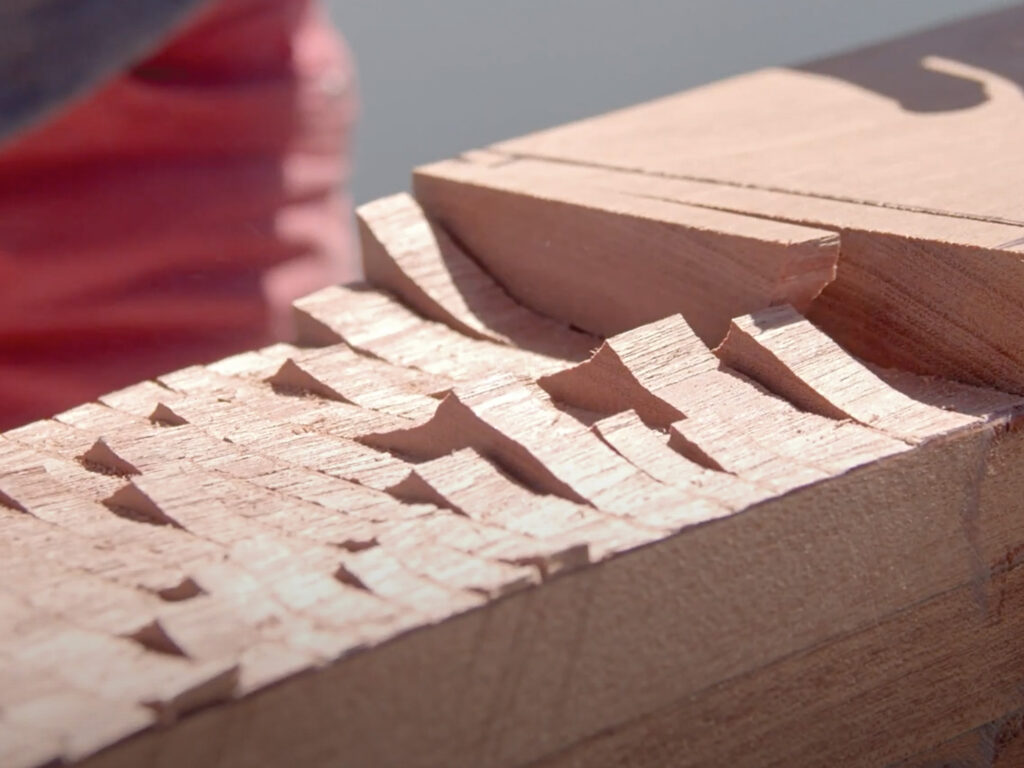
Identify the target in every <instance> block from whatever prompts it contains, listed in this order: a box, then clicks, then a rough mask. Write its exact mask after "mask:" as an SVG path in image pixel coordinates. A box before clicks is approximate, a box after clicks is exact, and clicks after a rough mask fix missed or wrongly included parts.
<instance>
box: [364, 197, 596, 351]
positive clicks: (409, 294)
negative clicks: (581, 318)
mask: <svg viewBox="0 0 1024 768" xmlns="http://www.w3.org/2000/svg"><path fill="white" fill-rule="evenodd" d="M356 215H357V218H358V220H359V234H360V239H361V241H362V244H363V270H364V272H365V273H366V277H367V279H368V280H370V281H371V282H372V283H373V284H374V285H376V286H378V287H380V288H383V289H386V290H389V291H391V292H393V293H395V294H397V295H398V296H400V297H402V299H403V300H404V301H405V302H406V303H407V304H409V306H410V307H412V308H413V309H415V310H416V311H417V312H419V313H420V314H421V315H423V316H424V317H428V318H432V319H435V320H439V321H441V322H443V323H445V324H447V325H450V326H451V327H452V328H454V329H455V330H457V331H460V332H462V333H464V334H466V335H468V336H471V337H475V338H479V339H487V340H489V341H494V342H498V343H502V344H513V345H515V346H519V347H522V348H524V349H529V350H533V351H536V352H541V353H545V354H549V355H553V356H556V357H563V358H566V359H573V360H575V359H580V358H581V357H585V356H586V355H587V353H588V352H589V351H590V350H591V349H592V348H593V347H594V342H595V340H594V339H593V338H592V337H590V336H588V335H586V334H583V333H579V332H577V331H573V330H571V329H569V328H566V327H565V326H563V325H561V324H559V323H556V322H554V321H552V320H549V319H548V318H546V317H543V316H541V315H538V314H536V313H534V312H530V311H529V310H527V309H525V308H524V307H522V306H521V305H520V304H518V303H517V302H516V301H514V300H513V299H512V298H510V297H509V295H508V294H507V293H506V292H505V291H504V290H503V289H502V288H501V286H499V285H498V284H497V283H496V282H495V281H494V279H493V278H492V277H491V276H490V275H489V274H488V273H487V272H485V271H484V270H482V269H481V268H480V266H479V265H478V264H476V262H474V261H473V259H472V258H470V257H469V256H468V255H467V254H466V253H464V252H463V251H462V249H461V248H460V247H459V245H457V244H456V243H455V242H454V241H453V240H452V239H451V237H449V236H448V235H447V234H446V233H445V231H444V230H442V229H440V228H438V227H437V226H435V225H434V224H433V222H431V221H430V220H429V219H427V218H426V217H425V216H424V215H423V211H422V210H421V209H420V206H419V204H418V203H417V202H416V201H415V200H413V199H412V198H411V197H410V196H409V195H405V194H402V195H395V196H394V197H388V198H384V199H382V200H378V201H376V202H374V203H369V204H368V205H364V206H362V207H360V208H359V210H358V211H357V212H356Z"/></svg>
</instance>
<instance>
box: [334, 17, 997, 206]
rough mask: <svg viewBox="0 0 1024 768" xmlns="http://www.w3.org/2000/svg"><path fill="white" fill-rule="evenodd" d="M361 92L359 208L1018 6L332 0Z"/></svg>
mask: <svg viewBox="0 0 1024 768" xmlns="http://www.w3.org/2000/svg"><path fill="white" fill-rule="evenodd" d="M328 3H329V5H330V9H331V13H332V16H333V18H334V19H335V21H336V22H337V23H338V24H339V25H340V26H341V28H342V31H343V32H344V34H345V35H346V37H347V38H348V41H349V44H350V46H351V48H352V50H353V51H354V53H355V57H356V63H357V66H358V68H359V77H360V90H361V93H362V118H361V121H360V125H359V131H358V135H357V137H356V138H357V150H356V171H355V180H354V192H355V197H356V200H357V202H365V201H367V200H371V199H373V198H375V197H380V196H381V195H385V194H389V193H392V192H396V191H399V190H401V189H406V188H407V187H408V182H409V172H410V170H411V169H412V167H413V166H415V165H418V164H420V163H425V162H430V161H433V160H438V159H441V158H444V157H448V156H451V155H454V154H457V153H458V152H460V151H462V150H466V149H472V148H474V147H479V146H482V145H485V144H489V143H491V142H494V141H498V140H501V139H506V138H511V137H513V136H517V135H520V134H523V133H528V132H530V131H533V130H538V129H541V128H546V127H549V126H552V125H557V124H559V123H564V122H568V121H570V120H575V119H578V118H582V117H587V116H590V115H594V114H598V113H601V112H607V111H608V110H611V109H616V108H618V107H624V106H628V105H630V104H634V103H636V102H639V101H644V100H647V99H651V98H654V97H657V96H662V95H665V94H668V93H672V92H675V91H678V90H682V89H684V88H689V87H692V86H695V85H699V84H701V83H706V82H709V81H712V80H717V79H719V78H721V77H725V76H728V75H732V74H737V73H740V72H744V71H746V70H750V69H755V68H758V67H763V66H772V65H788V64H797V63H801V62H804V61H807V60H809V59H813V58H818V57H821V56H824V55H828V54H832V53H837V52H839V51H842V50H844V49H848V48H851V47H855V46H859V45H863V44H866V43H871V42H875V41H879V40H883V39H885V38H889V37H894V36H897V35H900V34H903V33H906V32H910V31H914V30H917V29H921V28H925V27H928V26H932V25H935V24H939V23H942V22H944V21H948V20H952V19H956V18H959V17H963V16H969V15H972V14H974V13H980V12H984V11H986V10H991V9H996V8H1001V7H1006V6H1008V5H1012V4H1013V0H857V1H856V2H850V0H632V1H629V0H627V1H623V0H433V1H432V2H424V1H422V0H328Z"/></svg>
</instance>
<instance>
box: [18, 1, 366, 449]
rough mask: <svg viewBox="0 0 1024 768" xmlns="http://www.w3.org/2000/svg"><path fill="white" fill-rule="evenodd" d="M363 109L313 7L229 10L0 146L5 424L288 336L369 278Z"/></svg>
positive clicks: (229, 4) (343, 54) (282, 4)
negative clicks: (358, 199) (360, 224)
mask: <svg viewBox="0 0 1024 768" xmlns="http://www.w3.org/2000/svg"><path fill="white" fill-rule="evenodd" d="M112 23H115V22H113V21H112ZM355 101H356V99H355V86H354V77H353V74H352V67H351V64H350V60H349V56H348V53H347V50H346V48H345V46H344V43H343V41H342V40H341V39H340V37H339V36H338V35H337V34H336V33H335V32H334V31H333V30H332V28H331V27H330V24H329V22H328V20H327V18H326V15H325V13H324V12H323V10H322V9H321V8H320V7H319V6H318V5H316V4H315V3H314V2H312V1H311V0H219V1H218V2H216V3H214V4H213V5H212V6H211V7H210V8H209V9H208V10H207V11H206V12H204V13H203V14H202V15H200V16H199V17H198V18H196V19H195V20H194V21H193V22H192V23H191V24H190V25H189V26H188V27H187V28H186V29H184V30H182V31H180V32H179V33H177V34H176V35H174V36H173V38H172V39H171V40H170V41H168V42H167V44H166V45H165V46H164V47H163V48H162V49H161V50H159V51H158V52H156V53H154V54H153V55H152V56H151V57H150V58H148V59H147V60H145V61H143V62H141V63H140V64H138V65H137V66H136V67H134V68H133V69H132V70H131V71H129V72H126V73H124V74H123V75H122V76H121V77H119V78H118V79H117V80H115V81H113V82H111V83H109V84H107V85H106V86H104V87H102V88H101V89H100V90H98V91H97V92H95V93H93V94H92V95H90V96H89V97H88V98H87V99H86V100H83V101H80V102H78V103H76V104H74V105H71V106H69V107H68V108H67V109H66V110H64V111H63V112H62V113H60V115H59V116H58V117H56V118H54V119H51V120H50V121H49V122H47V123H45V124H43V125H41V126H39V127H38V128H36V129H34V130H32V131H31V132H29V133H27V134H24V135H20V136H18V137H17V138H16V139H15V140H13V141H12V142H10V143H8V144H6V145H5V146H4V147H3V148H2V149H0V429H6V428H10V427H12V426H15V425H18V424H21V423H24V422H27V421H30V420H33V419H37V418H41V417H46V416H49V415H52V414H53V413H56V412H58V411H60V410H62V409H65V408H68V407H71V406H74V405H76V404H78V403H81V402H84V401H87V400H90V399H94V398H95V397H97V396H98V395H100V394H102V393H104V392H108V391H110V390H112V389H116V388H118V387H122V386H126V385H128V384H131V383H134V382H135V381H138V380H141V379H145V378H151V377H153V376H156V375H159V374H161V373H166V372H168V371H171V370H174V369H176V368H180V367H183V366H186V365H190V364H193V363H201V362H209V361H211V360H215V359H218V358H220V357H223V356H225V355H228V354H231V353H233V352H237V351H242V350H246V349H251V348H254V347H257V346H260V345H263V344H266V343H269V342H271V341H272V340H274V339H285V338H287V337H288V334H289V325H288V305H289V302H290V301H291V300H292V299H293V298H295V297H297V296H300V295H302V294H304V293H308V292H309V291H312V290H314V289H316V288H317V287H320V286H322V285H326V284H328V283H331V282H337V281H339V280H343V279H349V278H351V277H353V276H354V272H355V271H356V269H357V268H356V266H355V260H354V258H353V254H352V243H351V238H350V234H351V233H350V214H349V208H350V204H349V200H348V197H347V192H346V191H345V190H344V184H345V182H346V181H347V178H348V172H349V167H348V138H349V134H350V129H351V125H352V123H353V120H354V116H355Z"/></svg>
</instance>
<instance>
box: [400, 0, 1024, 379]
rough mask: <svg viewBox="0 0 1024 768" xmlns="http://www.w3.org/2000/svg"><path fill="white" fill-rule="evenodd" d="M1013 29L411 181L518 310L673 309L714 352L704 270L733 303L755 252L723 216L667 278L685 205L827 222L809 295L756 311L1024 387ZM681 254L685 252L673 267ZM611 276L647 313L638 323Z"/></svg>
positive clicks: (861, 56)
mask: <svg viewBox="0 0 1024 768" xmlns="http://www.w3.org/2000/svg"><path fill="white" fill-rule="evenodd" d="M1022 19H1024V9H1022V8H1020V7H1016V8H1011V9H1008V10H1005V11H1001V12H998V13H995V14H991V15H988V16H983V17H979V18H977V19H973V20H969V21H966V22H961V23H958V24H953V25H950V26H948V27H945V28H943V29H940V30H936V31H932V32H927V33H923V34H920V35H917V36H914V37H911V38H908V39H904V40H898V41H895V42H892V43H887V44H885V45H882V46H878V47H875V48H872V49H867V50H864V51H859V52H855V53H852V54H848V55H845V56H841V57H838V58H836V59H831V60H827V61H822V62H815V63H812V64H809V65H807V66H805V67H800V68H794V69H767V70H762V71H760V72H755V73H752V74H748V75H742V76H739V77H734V78H730V79H728V80H725V81H722V82H720V83H715V84H712V85H708V86H705V87H702V88H697V89H694V90H692V91H688V92H685V93H681V94H678V95H675V96H670V97H667V98H664V99H660V100H657V101H654V102H650V103H648V104H643V105H639V106H637V107H633V108H630V109H625V110H621V111H619V112H616V113H612V114H609V115H605V116H601V117H596V118H593V119H590V120H584V121H581V122H578V123H575V124H572V125H568V126H562V127H559V128H555V129H552V130H549V131H544V132H541V133H538V134H534V135H531V136H527V137H523V138H520V139H514V140H511V141H507V142H503V143H501V144H498V145H495V146H493V147H491V148H490V149H489V150H487V151H485V152H475V153H467V154H466V155H464V156H463V157H462V158H461V159H459V160H455V161H447V162H443V163H439V164H435V165H432V166H428V167H426V168H424V169H421V170H420V171H419V173H418V174H417V178H416V191H417V195H418V197H419V199H420V202H421V204H422V205H423V206H424V208H425V209H426V211H427V213H428V214H429V215H430V216H431V217H433V218H434V219H435V221H436V222H437V223H438V224H439V225H441V226H443V227H444V228H445V229H446V230H447V231H448V233H449V234H450V235H451V236H453V237H454V238H455V239H457V240H458V241H459V242H460V243H461V244H462V245H463V246H464V247H466V248H467V250H468V251H469V253H470V254H471V255H472V256H473V258H475V259H476V260H477V261H479V262H480V263H481V264H482V265H484V266H485V267H486V268H487V269H488V270H489V271H490V272H492V273H493V274H495V275H496V276H498V278H499V279H500V280H501V282H502V284H503V285H504V286H505V287H506V288H507V289H508V290H509V291H510V292H511V293H512V294H513V295H514V296H515V297H516V298H518V299H520V300H521V301H523V302H525V303H527V304H528V305H529V306H532V307H534V308H536V309H538V310H540V311H543V312H545V313H547V314H549V315H551V316H552V317H558V318H562V319H565V320H568V321H570V322H574V323H576V324H578V325H579V326H580V327H582V328H590V329H593V330H598V331H600V332H602V333H603V334H605V335H610V334H613V333H618V332H621V331H624V330H627V329H629V328H631V327H634V326H635V325H638V324H639V323H640V322H644V321H647V320H651V319H657V318H658V317H661V316H664V315H665V314H668V313H670V312H681V313H683V314H684V315H685V316H686V317H687V319H688V320H689V321H690V322H691V324H692V325H693V326H694V327H695V329H696V330H697V331H698V333H700V335H701V336H702V338H704V339H705V340H706V341H708V342H709V343H711V344H717V343H718V342H719V341H720V340H721V339H720V338H711V337H710V335H713V334H717V333H718V332H719V331H720V330H722V332H723V333H724V326H723V324H725V323H727V318H725V317H724V316H723V313H722V312H720V309H719V308H718V307H715V306H714V305H713V304H709V302H711V301H713V300H714V299H708V298H707V296H706V294H708V293H709V291H708V285H709V284H710V283H711V280H712V277H710V276H717V275H719V274H721V275H722V282H723V283H724V285H719V286H715V287H714V288H713V289H711V290H710V294H711V295H712V296H713V297H717V296H719V295H722V296H724V295H726V292H727V291H728V290H729V289H730V288H731V287H732V283H733V282H734V281H733V280H732V279H730V277H729V274H730V270H732V269H734V268H735V265H736V259H737V258H741V257H742V255H743V254H744V253H745V251H744V250H743V249H742V248H740V247H738V246H737V245H736V244H735V243H734V242H733V243H729V241H728V240H722V235H723V234H725V233H727V232H729V231H730V230H729V229H728V227H727V226H726V225H725V224H724V223H723V222H724V220H721V221H719V222H718V223H715V224H710V225H709V228H710V229H711V230H712V235H709V237H715V238H716V241H721V242H724V243H729V244H728V245H726V246H725V247H724V249H723V248H720V249H718V251H717V252H714V253H711V254H705V256H704V258H703V259H702V260H700V261H696V262H695V263H693V264H692V265H691V269H690V270H689V272H688V273H687V274H688V276H689V280H690V282H689V283H687V284H685V285H682V286H673V285H672V283H671V280H672V274H671V269H672V265H673V264H674V263H690V262H684V260H686V259H688V258H695V259H696V258H697V255H698V254H701V253H703V251H702V250H701V249H702V247H704V246H706V244H707V243H706V242H701V243H691V242H688V241H687V238H686V237H685V234H684V233H682V232H679V231H678V230H679V223H680V219H681V218H682V219H685V218H687V217H692V216H694V215H695V214H693V213H692V210H693V208H694V207H697V208H704V209H708V210H709V211H719V212H723V213H724V212H730V213H732V214H741V215H743V216H753V217H758V218H760V219H763V220H764V222H763V225H764V226H769V225H771V224H775V225H781V224H782V223H788V224H791V225H800V226H802V227H816V228H819V229H824V230H828V231H832V232H834V233H836V234H837V235H838V237H839V244H838V255H839V258H838V262H837V263H834V264H833V266H834V267H835V268H836V272H835V275H834V279H833V278H832V277H828V276H826V275H824V274H821V273H819V279H818V284H817V285H818V290H819V291H821V293H820V296H819V297H818V298H817V299H815V300H814V301H813V302H812V303H811V305H810V306H807V305H805V304H804V303H803V302H804V301H806V300H807V298H813V296H814V295H816V294H813V293H812V294H811V295H810V297H807V296H806V295H805V296H801V297H798V298H799V300H796V299H792V298H786V297H784V296H777V297H776V298H778V299H779V300H780V301H776V302H773V301H767V302H762V306H760V307H757V308H756V309H762V308H763V307H764V306H765V305H767V304H770V303H781V301H786V302H788V303H790V304H793V305H794V306H796V308H797V309H798V310H799V311H801V312H802V313H805V314H807V315H808V317H809V318H810V319H811V320H812V321H813V322H814V323H815V324H817V325H818V326H819V327H821V328H822V329H823V330H825V331H826V332H827V333H828V334H829V335H830V336H831V337H832V338H834V339H835V340H836V341H838V342H839V343H840V344H842V345H843V346H844V347H846V348H847V349H849V350H850V351H851V352H853V353H854V354H856V355H857V356H859V357H861V358H862V359H865V360H868V361H871V362H875V363H878V364H880V365H883V366H886V367H898V368H901V369H904V370H909V371H914V372H917V373H923V374H933V375H939V376H943V377H946V378H952V379H958V380H961V381H965V382H968V383H972V384H982V385H988V386H996V387H999V388H1001V389H1006V390H1010V391H1014V392H1018V393H1020V392H1024V379H1022V377H1021V373H1020V371H1021V370H1022V362H1024V341H1022V336H1021V334H1020V333H1018V332H1017V329H1019V328H1020V326H1021V324H1022V323H1024V309H1022V307H1024V301H1022V297H1024V260H1022V259H1021V253H1022V252H1024V219H1022V218H1021V216H1020V215H1019V212H1018V211H1017V210H1016V208H1015V204H1014V203H1013V202H1010V201H1012V200H1015V199H1016V198H1017V197H1019V192H1018V191H1019V188H1020V183H1021V182H1020V178H1021V174H1020V168H1021V167H1022V166H1024V153H1022V152H1021V150H1020V147H1019V145H1018V143H1017V142H1015V140H1014V139H1013V138H1012V137H1013V136H1014V129H1013V126H1015V125H1017V124H1018V123H1020V121H1021V119H1022V118H1024V103H1022V100H1021V98H1020V82H1021V81H1022V77H1024V72H1022V71H1021V67H1020V64H1019V56H1018V55H1017V41H1016V30H1017V29H1018V28H1019V26H1020V24H1021V20H1022ZM780 104H784V105H785V108H784V109H781V108H779V105H780ZM740 218H741V217H738V218H737V220H739V219H740ZM766 232H767V231H766ZM755 237H760V238H761V239H764V240H766V241H768V242H770V243H772V244H773V245H775V244H777V243H778V238H777V237H772V236H767V234H760V235H755ZM618 238H621V239H618ZM638 244H639V245H640V248H639V254H640V255H639V256H636V255H634V254H636V253H637V249H636V246H637V245H638ZM673 246H674V247H675V249H676V250H681V251H684V255H682V256H679V257H677V258H672V259H670V258H669V256H668V254H672V253H673ZM549 249H554V252H555V253H557V258H552V257H549V256H548V255H547V254H549V253H552V251H551V250H549ZM723 251H724V252H723ZM687 254H692V256H688V255H687ZM638 259H639V260H638ZM666 262H669V263H668V267H667V268H666ZM541 265H543V267H542V266H541ZM541 268H543V269H544V270H545V277H544V279H543V280H541V279H540V278H539V277H538V270H539V269H541ZM709 275H710V276H709ZM695 280H698V281H700V282H696V283H694V282H693V281H695ZM705 281H706V282H705ZM826 284H827V285H826ZM613 285H615V286H620V285H621V286H623V287H624V288H626V287H628V288H629V290H624V291H623V292H622V294H621V295H628V296H641V295H642V296H645V297H655V298H654V299H653V301H654V306H655V307H657V309H658V311H657V312H656V313H655V314H652V315H650V316H646V317H642V318H638V317H637V316H636V315H637V313H638V312H640V311H641V310H639V309H636V308H635V304H638V303H639V302H637V303H635V304H631V303H630V302H626V301H622V302H621V303H617V301H616V299H617V297H616V296H609V292H610V291H611V290H612V289H611V286H613ZM666 285H669V286H671V288H670V290H672V296H668V297H665V296H663V295H662V291H665V290H666ZM694 285H696V286H697V290H696V291H694V290H693V286H694ZM741 285H743V286H747V287H749V286H750V285H753V283H748V282H743V283H741ZM951 285H955V286H957V288H956V290H951V289H950V286H951ZM822 289H824V290H822ZM673 302H674V303H673ZM597 306H600V307H602V308H604V307H607V311H604V312H598V311H597V310H596V309H595V307H597ZM730 308H731V309H733V310H734V311H732V312H731V313H730V312H725V313H724V315H728V316H729V317H731V316H735V315H740V314H746V313H748V312H750V311H754V308H751V309H746V310H738V311H737V310H736V307H735V304H733V305H731V307H730ZM705 319H706V320H709V321H714V322H712V323H711V325H709V326H708V328H707V329H706V328H705V326H704V322H703V320H705ZM709 334H710V335H709Z"/></svg>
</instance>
